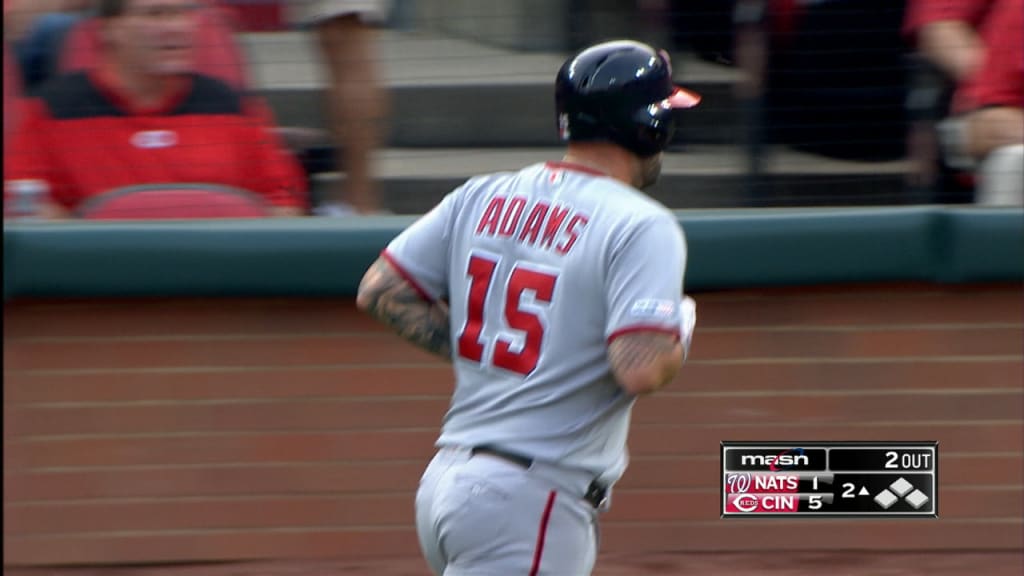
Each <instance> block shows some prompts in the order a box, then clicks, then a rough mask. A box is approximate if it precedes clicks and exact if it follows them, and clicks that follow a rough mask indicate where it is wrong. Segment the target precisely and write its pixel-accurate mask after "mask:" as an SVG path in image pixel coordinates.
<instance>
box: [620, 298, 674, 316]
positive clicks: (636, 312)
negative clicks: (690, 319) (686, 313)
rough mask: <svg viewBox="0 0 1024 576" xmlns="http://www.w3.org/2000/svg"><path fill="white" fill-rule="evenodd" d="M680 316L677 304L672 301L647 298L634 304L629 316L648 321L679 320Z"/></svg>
mask: <svg viewBox="0 0 1024 576" xmlns="http://www.w3.org/2000/svg"><path fill="white" fill-rule="evenodd" d="M678 314H679V313H678V312H677V311H676V303H675V302H673V301H671V300H657V299H654V298H645V299H643V300H637V301H635V302H633V305H632V306H630V308H629V315H630V316H632V317H633V318H645V319H648V320H674V319H675V318H678Z"/></svg>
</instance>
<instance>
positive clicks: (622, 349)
mask: <svg viewBox="0 0 1024 576" xmlns="http://www.w3.org/2000/svg"><path fill="white" fill-rule="evenodd" d="M675 346H676V343H675V342H674V341H673V340H671V339H669V338H666V337H665V336H664V335H662V334H654V333H633V334H629V335H626V336H622V337H621V338H618V339H616V340H615V341H614V342H612V345H611V346H610V347H609V349H608V360H609V361H610V362H611V365H612V366H613V367H614V368H615V369H616V370H618V371H623V372H628V371H630V370H634V369H637V368H643V367H646V366H648V365H650V364H651V363H652V362H654V361H655V360H657V359H658V358H659V357H660V356H661V355H663V354H666V353H669V352H671V351H672V350H673V349H674V348H675Z"/></svg>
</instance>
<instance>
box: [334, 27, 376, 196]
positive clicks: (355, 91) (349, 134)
mask: <svg viewBox="0 0 1024 576" xmlns="http://www.w3.org/2000/svg"><path fill="white" fill-rule="evenodd" d="M318 35H319V38H320V44H321V48H322V49H323V53H324V58H325V61H326V63H327V67H328V69H329V78H330V87H329V89H328V98H329V99H330V102H329V109H330V111H331V118H332V132H333V133H334V137H335V138H336V142H337V144H338V145H339V152H338V154H339V157H338V160H339V163H340V165H341V166H343V167H344V170H345V172H346V175H347V177H346V180H345V183H344V185H342V186H339V188H344V194H343V193H342V191H341V190H340V189H339V190H336V191H335V192H334V194H333V195H332V196H331V197H330V198H328V199H327V201H328V202H339V201H341V200H342V199H343V198H344V199H345V200H346V201H347V202H348V204H350V205H351V206H352V207H353V208H355V209H356V210H358V211H359V212H363V213H367V212H374V211H377V210H379V209H380V208H381V206H380V199H379V197H378V194H377V189H376V186H375V183H374V174H373V169H372V164H373V153H374V151H375V150H376V149H377V148H378V147H379V146H380V143H381V139H382V133H383V129H384V121H385V117H386V115H387V112H388V108H389V105H388V102H387V91H386V90H385V89H384V88H383V86H381V81H380V77H379V74H378V72H377V66H378V62H377V55H376V44H375V43H376V35H377V31H376V30H375V29H374V28H372V27H370V26H367V25H366V24H363V23H362V22H361V21H360V19H359V17H358V16H357V15H354V14H348V15H345V16H339V17H336V18H332V19H330V20H327V21H325V22H324V23H322V24H321V25H320V26H319V34H318Z"/></svg>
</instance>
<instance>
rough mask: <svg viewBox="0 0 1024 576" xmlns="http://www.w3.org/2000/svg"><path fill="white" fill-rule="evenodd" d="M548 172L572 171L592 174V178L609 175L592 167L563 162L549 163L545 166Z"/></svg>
mask: <svg viewBox="0 0 1024 576" xmlns="http://www.w3.org/2000/svg"><path fill="white" fill-rule="evenodd" d="M544 165H545V166H546V167H547V169H548V170H572V171H574V172H582V173H584V174H590V175H591V176H608V174H606V173H604V172H601V171H600V170H597V169H595V168H591V167H590V166H584V165H582V164H576V163H573V162H562V161H558V162H556V161H554V160H551V161H548V162H545V164H544Z"/></svg>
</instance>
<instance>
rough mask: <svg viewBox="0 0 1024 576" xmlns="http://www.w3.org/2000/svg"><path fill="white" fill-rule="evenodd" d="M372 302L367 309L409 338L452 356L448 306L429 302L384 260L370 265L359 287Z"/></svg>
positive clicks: (442, 353) (446, 356)
mask: <svg viewBox="0 0 1024 576" xmlns="http://www.w3.org/2000/svg"><path fill="white" fill-rule="evenodd" d="M359 291H360V292H361V293H365V294H366V296H367V297H368V299H369V301H370V304H369V306H368V307H367V310H368V311H369V312H370V314H372V315H373V316H374V317H375V318H377V319H379V320H380V321H381V322H383V323H385V324H387V325H388V326H391V327H392V328H393V329H394V330H395V331H396V332H398V335H399V336H401V337H402V338H405V339H406V340H408V341H409V342H412V343H413V344H415V345H417V346H419V347H420V348H423V349H424V350H427V351H428V352H431V353H433V354H436V355H438V356H441V357H442V358H445V359H451V356H452V350H451V327H450V325H449V322H448V308H447V307H446V306H445V305H444V304H442V303H439V302H426V301H425V300H423V298H421V297H420V295H419V294H418V293H417V292H416V290H414V289H413V288H412V287H411V286H409V284H408V283H406V282H405V280H403V279H402V277H401V276H400V275H399V274H398V273H397V272H396V271H395V270H394V269H393V268H392V267H391V266H390V265H389V264H387V263H386V262H385V261H383V260H378V261H377V262H375V263H374V264H373V266H371V267H370V270H369V271H368V272H367V273H366V276H365V277H364V278H363V282H362V284H361V285H360V287H359Z"/></svg>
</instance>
